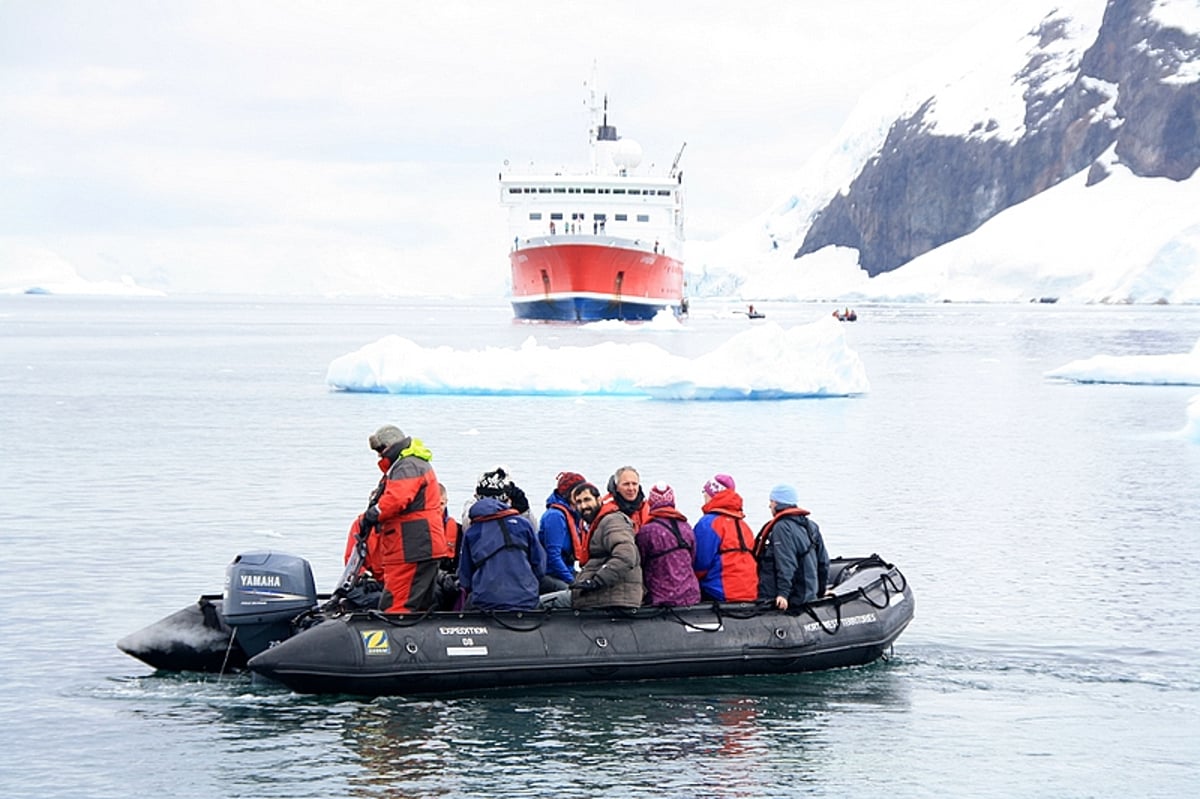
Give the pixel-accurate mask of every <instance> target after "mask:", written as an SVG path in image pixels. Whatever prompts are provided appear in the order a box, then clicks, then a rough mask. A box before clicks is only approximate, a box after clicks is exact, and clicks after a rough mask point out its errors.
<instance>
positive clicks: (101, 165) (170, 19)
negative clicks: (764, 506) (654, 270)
mask: <svg viewBox="0 0 1200 799" xmlns="http://www.w3.org/2000/svg"><path fill="white" fill-rule="evenodd" d="M1049 5H1051V4H1050V3H1047V6H1049ZM994 8H995V5H994V3H993V2H992V0H953V2H950V1H949V0H946V1H945V2H930V3H898V2H895V0H830V2H821V3H817V2H805V1H802V0H801V1H796V0H793V1H787V0H771V1H766V0H761V1H759V2H736V3H731V2H728V1H727V0H722V2H668V3H654V2H644V1H643V2H632V1H631V2H625V1H624V0H615V1H613V2H606V3H603V4H596V3H569V2H525V3H505V2H487V3H484V2H480V3H466V2H426V3H408V2H362V3H351V2H327V3H313V2H297V1H296V0H287V1H286V2H284V1H282V0H281V1H280V2H213V1H210V0H206V1H205V2H168V3H160V2H108V3H99V2H56V0H15V1H14V0H0V119H2V120H3V124H2V125H0V154H2V157H0V170H2V171H0V239H4V238H7V239H9V241H10V242H11V241H14V240H15V241H21V242H25V243H33V244H36V246H38V247H44V248H46V249H48V250H50V251H52V252H54V253H56V254H58V255H60V256H62V257H63V258H65V259H66V260H67V261H68V262H70V263H72V264H73V265H75V266H76V268H78V269H79V271H80V272H81V273H83V274H85V275H89V276H95V277H104V276H105V275H103V274H100V272H103V271H105V270H109V271H111V272H112V273H114V274H132V275H134V277H135V278H136V279H137V280H138V281H139V282H148V283H151V284H153V283H154V282H155V281H156V280H157V281H159V282H165V283H168V284H171V287H173V288H178V287H182V288H185V289H203V288H204V287H205V283H204V281H203V280H199V279H197V280H195V281H192V282H191V283H190V284H189V283H188V282H187V281H181V280H180V278H179V277H178V274H176V271H175V270H178V269H184V270H185V271H186V269H188V268H191V269H195V270H202V269H209V270H215V271H213V272H212V274H216V273H217V272H219V271H220V267H216V266H214V265H216V264H221V265H224V266H228V267H230V268H235V269H241V270H244V269H247V268H259V267H261V268H262V270H263V274H264V275H265V276H266V279H269V280H280V279H284V275H285V271H283V270H285V268H286V266H287V264H293V265H294V264H296V263H298V262H301V261H303V260H304V259H305V258H306V257H307V258H312V259H316V260H318V261H320V260H322V259H323V260H326V261H329V260H331V259H339V260H340V261H341V267H342V268H343V269H345V268H350V269H353V268H360V269H361V270H362V272H363V275H364V276H368V277H369V276H371V275H373V274H375V273H376V272H378V270H380V269H384V268H390V265H394V264H396V263H397V262H398V261H399V262H402V263H403V264H405V266H404V267H403V268H405V269H410V270H411V269H415V268H417V265H418V264H428V263H430V262H433V261H439V262H440V261H443V260H444V261H447V262H452V263H454V264H455V266H456V267H459V266H461V267H464V268H465V267H468V266H477V267H479V268H480V269H485V270H496V271H498V272H501V273H506V272H507V269H506V263H505V259H504V257H503V248H504V246H505V244H504V243H505V242H507V236H506V235H505V233H504V230H503V216H502V212H501V211H500V209H499V208H498V205H497V199H498V190H497V187H496V174H497V172H498V171H499V169H500V167H501V165H502V164H503V162H504V161H505V159H510V160H511V161H512V162H513V163H527V162H529V161H531V160H533V161H537V162H539V163H542V164H546V165H560V164H570V163H578V162H582V161H583V159H584V158H585V155H586V130H587V116H586V112H585V108H584V104H583V100H584V90H583V82H584V81H585V80H586V79H587V78H588V77H589V75H590V73H591V68H592V63H593V61H595V62H596V63H597V64H598V66H599V70H600V83H601V85H602V86H604V87H605V88H606V89H607V90H608V93H609V96H610V121H611V122H612V123H613V124H615V125H616V126H617V128H618V130H619V131H620V133H621V134H622V135H623V136H626V137H630V138H634V139H636V140H638V141H639V142H640V143H641V145H642V148H643V151H644V153H645V157H644V162H646V163H650V162H654V163H656V164H658V165H659V166H660V167H664V168H665V166H666V165H669V164H670V162H671V160H672V159H673V158H674V157H675V155H676V153H677V152H678V150H679V148H680V147H681V146H682V145H683V143H684V142H685V141H686V142H687V148H686V151H685V153H684V155H683V160H682V166H683V169H684V172H685V177H686V181H687V190H688V235H689V238H692V239H701V240H703V239H712V238H716V237H718V236H720V235H721V234H722V233H724V232H726V231H727V230H728V229H730V228H732V227H735V226H736V225H737V224H738V223H739V222H742V221H744V220H745V219H746V218H748V217H751V216H754V215H756V214H758V213H760V212H761V211H762V210H763V209H764V208H765V207H767V206H769V205H770V204H772V203H773V202H775V201H776V200H778V199H779V198H780V197H782V196H784V195H785V194H786V193H787V192H788V191H790V189H791V187H790V186H789V180H790V178H791V177H792V175H793V174H794V173H795V171H796V170H797V169H798V168H799V167H800V166H801V165H802V164H803V162H804V160H805V159H806V158H807V157H808V155H809V154H811V152H812V151H813V150H815V149H817V148H819V147H820V146H822V145H824V144H826V143H828V142H829V141H830V140H831V139H832V138H833V137H834V136H835V135H836V133H837V131H838V129H839V127H840V125H841V124H842V122H843V121H844V120H845V119H846V117H847V116H848V115H849V113H850V111H851V110H852V109H853V107H854V105H855V103H856V102H857V100H858V98H859V97H860V96H861V95H862V93H863V92H864V91H866V90H867V89H869V88H870V87H871V86H873V85H875V84H878V83H879V82H880V81H883V80H886V79H887V78H889V77H892V76H894V75H895V74H896V73H898V72H900V71H902V70H904V69H905V68H907V67H909V66H911V65H913V64H914V63H916V62H918V61H919V60H921V59H923V58H924V57H925V56H927V55H929V54H930V53H932V52H934V51H936V50H937V49H939V48H941V47H942V46H944V45H946V44H948V43H950V42H953V41H954V40H955V39H957V38H959V36H960V35H961V34H962V33H964V32H965V31H966V30H968V29H969V28H971V27H973V26H974V25H976V24H977V23H979V22H980V21H982V20H983V19H984V18H985V17H986V15H987V14H989V13H991V12H992V11H993V10H994ZM9 251H10V252H11V251H12V250H11V247H10V249H9ZM347 264H349V266H347ZM10 266H11V264H7V263H0V273H2V272H3V270H4V269H6V268H9V267H10ZM468 274H469V272H468ZM241 277H243V278H244V277H245V273H244V272H242V274H241ZM413 279H414V280H415V279H416V278H415V277H414V278H413ZM318 288H319V286H318Z"/></svg>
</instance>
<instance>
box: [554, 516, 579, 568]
mask: <svg viewBox="0 0 1200 799" xmlns="http://www.w3.org/2000/svg"><path fill="white" fill-rule="evenodd" d="M549 507H551V508H557V509H558V510H559V511H561V512H562V515H563V516H565V517H566V519H567V533H568V534H569V535H570V536H571V548H572V549H573V550H574V552H575V560H577V561H579V565H580V566H582V565H583V564H585V563H587V561H588V551H587V545H588V540H587V539H586V538H585V533H584V531H583V530H581V529H580V526H579V525H578V524H576V523H575V514H574V513H572V512H571V509H570V508H568V507H567V506H566V505H563V504H560V503H558V502H551V503H550V505H549ZM570 565H571V564H569V563H568V564H567V568H570Z"/></svg>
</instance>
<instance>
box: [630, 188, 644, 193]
mask: <svg viewBox="0 0 1200 799" xmlns="http://www.w3.org/2000/svg"><path fill="white" fill-rule="evenodd" d="M629 193H630V194H641V193H642V190H641V189H630V190H629Z"/></svg>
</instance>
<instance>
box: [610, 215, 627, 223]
mask: <svg viewBox="0 0 1200 799" xmlns="http://www.w3.org/2000/svg"><path fill="white" fill-rule="evenodd" d="M614 218H615V219H616V220H617V221H618V222H628V221H629V214H617V215H616V217H614Z"/></svg>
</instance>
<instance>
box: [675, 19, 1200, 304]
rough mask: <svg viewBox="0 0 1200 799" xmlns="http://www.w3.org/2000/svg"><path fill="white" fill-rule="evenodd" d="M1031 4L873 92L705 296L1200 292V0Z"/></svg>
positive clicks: (705, 280) (749, 232)
mask: <svg viewBox="0 0 1200 799" xmlns="http://www.w3.org/2000/svg"><path fill="white" fill-rule="evenodd" d="M1024 6H1025V10H1027V11H1028V13H1029V15H1030V16H1028V17H1027V18H1026V19H1027V21H1025V22H1020V24H1019V25H1017V26H1013V25H1012V24H1011V23H1012V21H1013V20H1017V21H1020V20H1021V19H1022V17H1021V15H1020V14H1014V13H1013V12H1012V8H1011V6H1010V7H1009V8H1008V9H1007V10H1006V11H1005V13H1004V15H1003V16H998V17H997V18H996V19H994V20H990V21H988V22H987V23H985V24H983V25H981V26H980V27H979V28H978V29H977V30H976V31H975V33H974V34H973V35H972V36H970V37H968V38H967V39H965V40H964V41H962V42H960V43H959V46H958V47H956V48H954V50H953V51H951V52H947V53H942V54H939V55H938V56H936V57H934V58H931V59H930V61H929V62H927V63H926V64H924V65H922V67H920V68H919V69H918V70H917V71H916V72H914V73H911V74H907V75H904V76H900V77H898V78H897V79H896V80H895V81H894V82H893V83H892V84H890V85H889V86H885V87H880V89H879V90H878V91H876V92H874V93H872V94H871V95H870V96H868V97H866V98H864V99H863V101H862V103H860V106H859V109H858V110H857V111H856V113H855V114H854V115H853V116H852V118H851V119H850V120H849V121H848V122H847V124H846V125H845V127H844V128H843V130H842V132H841V134H840V135H839V137H838V138H837V140H836V141H834V142H833V143H832V144H831V146H830V147H829V148H828V149H827V150H826V151H824V152H822V153H818V154H816V155H815V156H814V157H813V158H811V159H810V160H809V162H808V163H807V165H806V166H805V167H804V169H802V170H801V172H800V173H799V174H798V175H797V176H796V185H797V186H798V187H799V189H798V191H797V192H796V193H795V194H793V195H791V196H789V197H787V198H785V199H784V200H783V201H782V202H781V203H779V205H778V206H776V207H775V208H773V209H771V210H770V211H769V212H768V213H766V214H764V215H763V216H761V217H759V218H757V219H755V220H754V221H752V222H751V223H749V224H748V225H746V226H744V227H742V228H741V229H739V230H738V231H736V232H735V233H734V234H732V235H730V236H728V237H726V238H725V239H723V240H721V241H719V242H717V243H714V244H712V245H710V246H703V245H701V246H697V247H694V248H693V249H692V250H690V251H689V253H688V259H689V267H690V268H691V270H692V271H693V274H692V275H691V276H690V286H691V290H692V291H693V293H696V294H699V295H706V294H722V295H730V294H738V295H740V296H743V297H746V298H767V297H795V298H838V299H843V298H847V299H858V298H879V299H917V300H939V299H955V300H972V299H980V300H997V299H999V300H1022V299H1031V298H1037V297H1047V296H1053V297H1056V298H1062V299H1066V300H1074V301H1084V302H1090V301H1102V302H1161V301H1165V302H1200V177H1197V167H1198V166H1200V4H1197V3H1196V2H1195V0H1110V2H1108V3H1107V4H1106V3H1105V2H1104V0H1066V1H1065V2H1062V3H1059V4H1058V5H1057V6H1055V7H1053V8H1052V10H1050V11H1049V13H1046V9H1047V5H1046V2H1045V0H1029V2H1025V3H1024Z"/></svg>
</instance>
